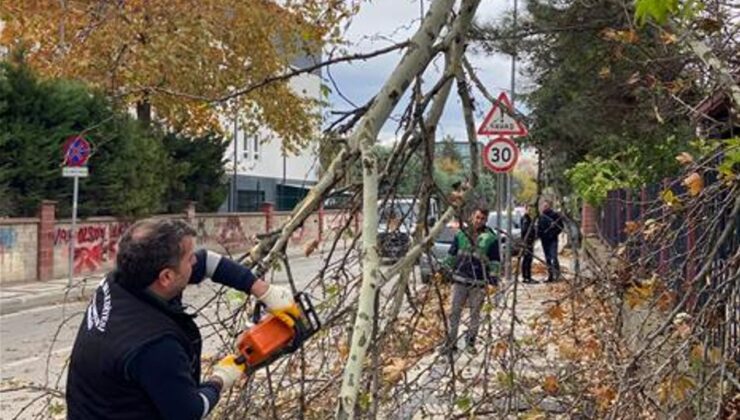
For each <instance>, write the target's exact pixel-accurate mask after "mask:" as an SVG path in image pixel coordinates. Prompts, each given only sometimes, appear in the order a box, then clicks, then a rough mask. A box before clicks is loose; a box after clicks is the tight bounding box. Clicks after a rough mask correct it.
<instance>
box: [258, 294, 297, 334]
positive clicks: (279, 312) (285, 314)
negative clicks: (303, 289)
mask: <svg viewBox="0 0 740 420" xmlns="http://www.w3.org/2000/svg"><path fill="white" fill-rule="evenodd" d="M257 299H259V301H260V302H262V303H263V304H264V305H265V307H267V310H268V311H269V312H270V313H271V314H273V315H274V316H276V317H278V318H280V320H282V321H283V322H284V323H285V324H286V325H288V326H289V327H293V325H295V319H296V318H298V317H299V316H301V310H300V309H299V308H298V305H297V304H296V303H295V300H293V294H292V293H291V292H290V289H288V288H287V287H282V286H276V285H274V284H271V285H270V286H269V287H268V288H267V291H266V292H265V293H264V294H262V296H258V297H257Z"/></svg>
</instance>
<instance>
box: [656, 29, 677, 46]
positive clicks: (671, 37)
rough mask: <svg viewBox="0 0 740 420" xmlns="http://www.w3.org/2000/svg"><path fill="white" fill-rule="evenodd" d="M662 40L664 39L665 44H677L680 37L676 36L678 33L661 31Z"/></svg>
mask: <svg viewBox="0 0 740 420" xmlns="http://www.w3.org/2000/svg"><path fill="white" fill-rule="evenodd" d="M660 40H661V41H663V44H665V45H670V44H675V43H676V41H678V37H677V36H676V34H672V33H670V32H666V31H663V32H661V33H660Z"/></svg>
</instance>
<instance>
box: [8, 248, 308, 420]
mask: <svg viewBox="0 0 740 420" xmlns="http://www.w3.org/2000/svg"><path fill="white" fill-rule="evenodd" d="M321 265H322V258H321V257H320V256H319V255H316V256H312V257H309V258H295V259H292V260H291V269H292V270H291V271H292V273H293V277H294V279H295V282H296V286H297V288H298V289H302V288H303V287H305V285H306V284H307V282H308V281H309V280H310V279H312V278H313V277H314V276H315V275H316V273H317V272H318V270H319V268H320V266H321ZM272 281H274V282H275V283H277V284H281V283H282V284H284V283H287V277H286V274H285V272H284V271H280V272H277V273H275V274H274V278H273V279H272ZM219 288H220V285H218V284H215V283H212V282H210V281H205V282H204V283H203V284H201V285H198V286H191V287H189V288H188V289H187V290H186V292H185V297H184V299H183V300H184V302H186V303H187V304H190V305H191V306H192V307H195V308H198V307H201V306H203V305H204V304H206V303H207V302H208V301H209V299H211V298H212V297H213V296H214V294H215V292H216V291H217V290H218V289H219ZM86 307H87V304H86V303H84V302H75V303H68V304H64V305H52V306H46V307H40V308H34V309H29V310H26V311H21V312H16V313H13V314H8V315H3V316H1V317H0V361H2V364H1V365H0V419H12V418H14V416H16V414H17V413H18V411H19V410H21V409H22V408H23V406H24V405H26V404H29V403H30V402H32V401H33V399H34V398H36V397H39V396H43V394H44V393H43V392H42V391H37V390H31V389H23V390H15V391H13V389H15V388H18V387H19V386H23V385H28V384H31V383H32V384H35V385H39V386H42V387H47V386H48V387H59V388H62V389H63V388H64V384H65V382H66V375H65V373H64V371H65V367H66V363H67V359H68V357H69V354H70V353H71V351H72V345H73V342H74V338H75V335H76V333H77V329H78V328H79V325H80V322H81V321H82V316H83V313H84V310H85V308H86ZM217 312H218V314H217ZM230 313H231V312H230V310H229V308H226V307H224V306H223V305H222V306H221V307H220V308H219V309H218V310H217V309H216V308H215V305H213V304H212V305H209V306H207V307H205V308H204V309H203V311H202V312H201V316H199V317H198V318H196V320H197V321H198V323H199V325H201V332H202V334H203V337H204V340H205V343H204V351H203V353H204V355H209V354H212V353H214V352H216V351H217V349H218V348H219V345H220V344H221V340H220V339H219V333H222V332H221V331H218V325H214V322H213V321H214V320H215V319H216V318H217V316H216V315H221V316H228V314H230ZM42 405H43V400H39V401H38V402H36V403H34V405H32V406H31V408H30V409H29V410H28V411H26V412H24V413H23V414H21V416H19V417H18V418H23V419H25V418H33V413H35V412H37V411H38V410H39V409H40V407H41V406H42ZM48 417H51V415H43V416H41V418H48Z"/></svg>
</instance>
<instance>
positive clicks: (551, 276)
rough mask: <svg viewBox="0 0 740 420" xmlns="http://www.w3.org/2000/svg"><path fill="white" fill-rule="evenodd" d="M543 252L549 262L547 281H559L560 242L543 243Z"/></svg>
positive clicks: (555, 240)
mask: <svg viewBox="0 0 740 420" xmlns="http://www.w3.org/2000/svg"><path fill="white" fill-rule="evenodd" d="M542 250H543V251H544V252H545V262H547V280H550V281H552V280H557V279H558V278H559V277H560V261H558V240H557V238H556V239H554V240H549V241H542Z"/></svg>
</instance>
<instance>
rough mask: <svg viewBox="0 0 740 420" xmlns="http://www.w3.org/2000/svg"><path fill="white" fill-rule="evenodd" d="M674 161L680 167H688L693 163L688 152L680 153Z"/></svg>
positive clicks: (692, 158)
mask: <svg viewBox="0 0 740 420" xmlns="http://www.w3.org/2000/svg"><path fill="white" fill-rule="evenodd" d="M676 160H677V161H678V163H680V164H681V165H688V164H690V163H692V162H693V161H694V157H693V156H691V154H690V153H688V152H681V153H679V154H678V156H676Z"/></svg>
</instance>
